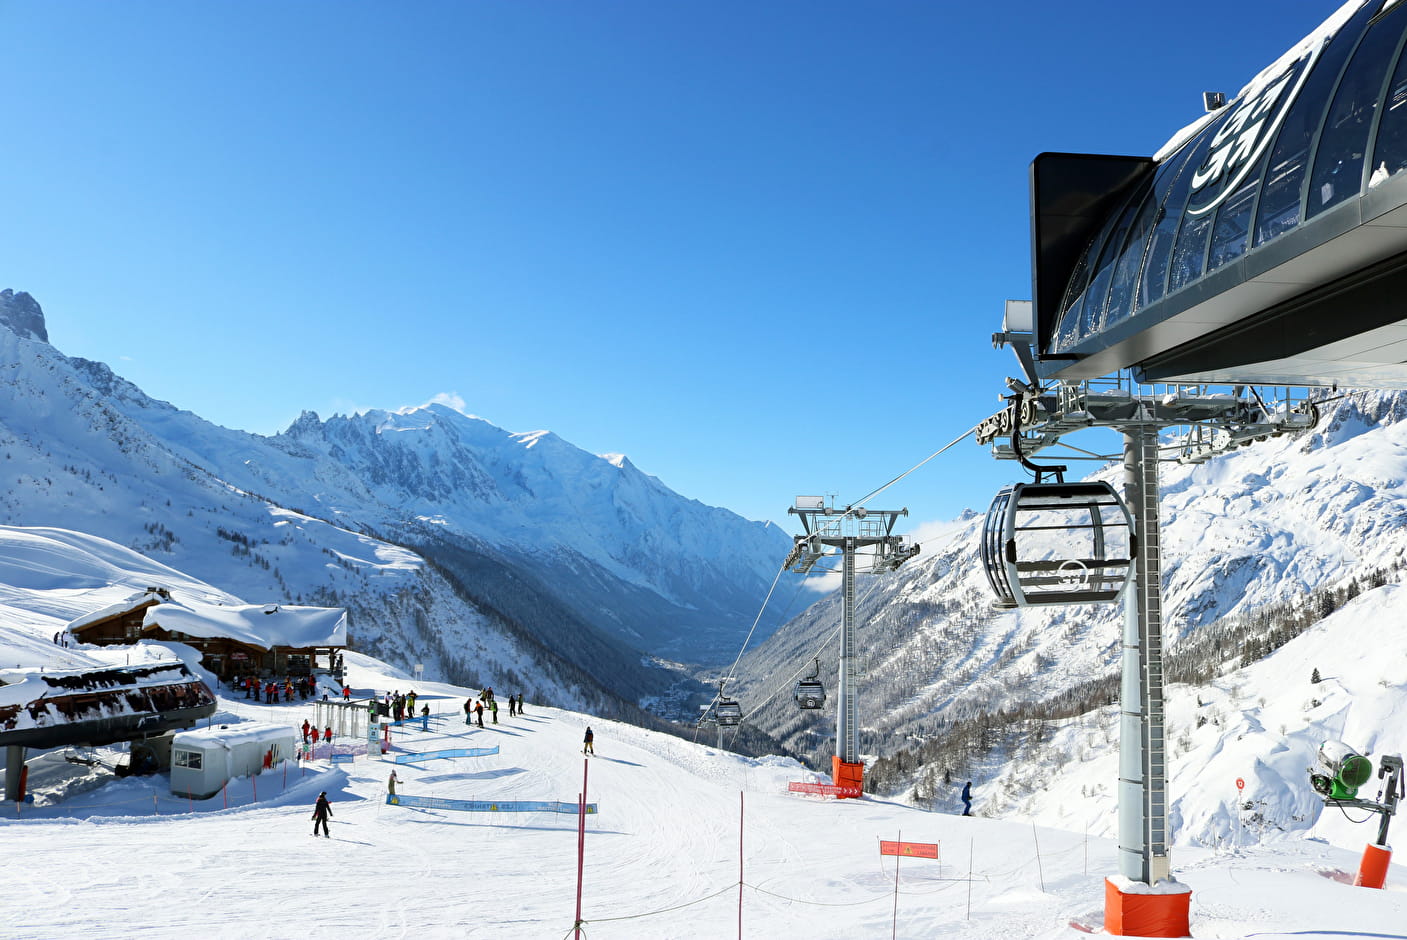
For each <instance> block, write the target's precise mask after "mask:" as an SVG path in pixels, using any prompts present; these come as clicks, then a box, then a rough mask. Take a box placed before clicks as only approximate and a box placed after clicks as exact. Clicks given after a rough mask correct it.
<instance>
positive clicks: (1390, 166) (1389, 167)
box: [1369, 52, 1407, 185]
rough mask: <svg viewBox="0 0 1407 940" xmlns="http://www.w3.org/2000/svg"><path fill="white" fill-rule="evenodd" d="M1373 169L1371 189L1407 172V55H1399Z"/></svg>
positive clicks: (1381, 124)
mask: <svg viewBox="0 0 1407 940" xmlns="http://www.w3.org/2000/svg"><path fill="white" fill-rule="evenodd" d="M1372 167H1373V170H1372V176H1371V179H1370V181H1369V185H1377V184H1378V183H1380V182H1382V180H1383V179H1385V178H1387V177H1389V176H1392V175H1393V174H1395V173H1399V172H1401V171H1402V170H1405V169H1407V52H1398V59H1397V69H1396V70H1395V71H1394V72H1393V73H1392V80H1391V81H1390V82H1389V83H1388V88H1387V101H1386V102H1385V103H1384V105H1383V115H1382V117H1380V118H1379V119H1378V142H1377V146H1376V147H1374V149H1373V162H1372Z"/></svg>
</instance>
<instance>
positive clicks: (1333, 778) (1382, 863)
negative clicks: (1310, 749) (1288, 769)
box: [1309, 741, 1407, 888]
mask: <svg viewBox="0 0 1407 940" xmlns="http://www.w3.org/2000/svg"><path fill="white" fill-rule="evenodd" d="M1316 765H1317V766H1316V767H1311V768H1309V785H1310V786H1311V787H1313V788H1314V792H1315V793H1318V794H1319V795H1320V796H1322V797H1323V798H1324V805H1325V806H1341V807H1347V806H1356V807H1358V808H1360V809H1366V810H1369V811H1371V812H1374V813H1377V814H1378V816H1379V817H1380V819H1379V821H1378V841H1377V842H1375V843H1374V842H1370V843H1369V844H1368V845H1366V846H1364V847H1363V858H1362V859H1361V860H1360V861H1359V863H1358V874H1357V875H1356V876H1355V877H1354V879H1353V883H1354V884H1355V885H1359V886H1361V887H1364V888H1381V887H1382V886H1383V885H1384V884H1386V883H1387V869H1388V864H1389V863H1390V862H1391V861H1392V847H1391V846H1389V845H1388V844H1387V829H1388V825H1389V824H1390V823H1391V822H1392V817H1393V816H1394V815H1396V814H1397V802H1398V800H1401V799H1403V798H1407V785H1405V784H1404V782H1403V779H1402V767H1403V765H1402V756H1401V755H1399V754H1384V755H1383V756H1382V757H1381V758H1379V759H1378V779H1379V780H1381V779H1383V778H1384V777H1386V778H1387V783H1386V784H1385V785H1384V786H1383V788H1382V789H1381V790H1379V791H1378V798H1377V799H1376V800H1363V799H1359V798H1358V789H1359V787H1362V786H1363V785H1364V784H1366V783H1367V782H1368V781H1369V780H1371V779H1372V778H1373V762H1372V761H1370V760H1369V759H1368V758H1366V757H1364V756H1363V755H1362V754H1359V753H1358V752H1357V751H1355V750H1354V749H1353V748H1351V747H1349V746H1348V745H1347V744H1345V743H1343V742H1342V741H1325V742H1324V743H1323V744H1321V745H1320V746H1319V755H1318V759H1317V761H1316Z"/></svg>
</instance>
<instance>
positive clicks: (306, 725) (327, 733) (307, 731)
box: [303, 718, 332, 745]
mask: <svg viewBox="0 0 1407 940" xmlns="http://www.w3.org/2000/svg"><path fill="white" fill-rule="evenodd" d="M322 739H323V741H324V742H325V743H327V744H331V743H332V725H328V726H327V727H326V728H324V729H323V731H322ZM303 743H304V744H314V745H316V744H317V743H318V729H317V728H314V727H313V724H312V722H310V721H308V719H306V718H304V719H303Z"/></svg>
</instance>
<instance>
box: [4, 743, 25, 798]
mask: <svg viewBox="0 0 1407 940" xmlns="http://www.w3.org/2000/svg"><path fill="white" fill-rule="evenodd" d="M24 752H25V747H24V745H22V744H18V745H17V744H8V745H6V746H5V799H6V801H7V802H10V803H14V802H17V801H18V800H19V798H20V778H21V777H23V776H24Z"/></svg>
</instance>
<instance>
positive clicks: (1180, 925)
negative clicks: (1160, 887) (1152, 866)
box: [1104, 878, 1192, 937]
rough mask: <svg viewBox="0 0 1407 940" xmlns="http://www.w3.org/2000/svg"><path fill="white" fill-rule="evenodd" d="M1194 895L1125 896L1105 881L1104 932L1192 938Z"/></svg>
mask: <svg viewBox="0 0 1407 940" xmlns="http://www.w3.org/2000/svg"><path fill="white" fill-rule="evenodd" d="M1191 904H1192V892H1190V891H1188V892H1185V893H1183V894H1125V893H1124V892H1122V891H1120V890H1119V889H1118V888H1117V887H1116V886H1115V885H1114V883H1113V882H1112V881H1110V880H1109V879H1108V878H1106V879H1104V930H1105V931H1106V932H1107V933H1111V934H1114V935H1115V936H1119V937H1190V936H1192V933H1191V930H1190V927H1189V915H1188V912H1189V910H1190V908H1191Z"/></svg>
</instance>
